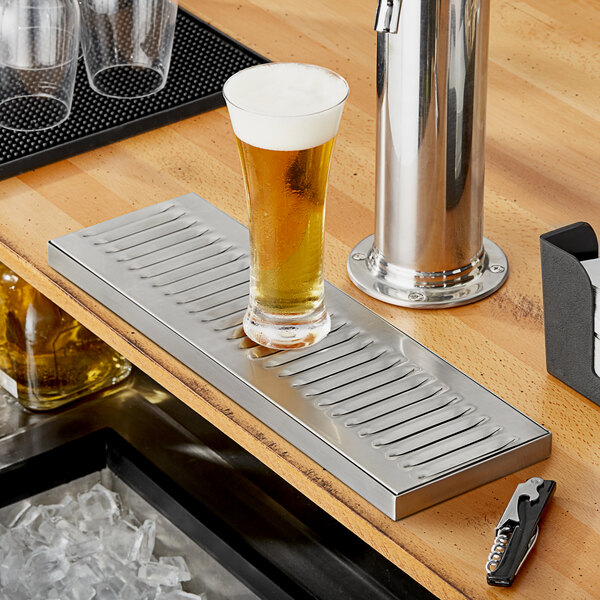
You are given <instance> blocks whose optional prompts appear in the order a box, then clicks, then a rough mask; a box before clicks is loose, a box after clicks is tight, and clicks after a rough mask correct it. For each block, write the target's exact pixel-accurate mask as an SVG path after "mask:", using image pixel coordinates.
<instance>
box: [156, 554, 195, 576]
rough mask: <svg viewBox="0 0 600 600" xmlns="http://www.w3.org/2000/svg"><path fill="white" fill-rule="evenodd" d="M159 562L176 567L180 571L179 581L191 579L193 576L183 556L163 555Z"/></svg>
mask: <svg viewBox="0 0 600 600" xmlns="http://www.w3.org/2000/svg"><path fill="white" fill-rule="evenodd" d="M158 562H159V563H161V564H163V565H170V566H172V567H175V568H176V569H177V571H178V576H179V581H189V580H190V579H191V578H192V576H191V574H190V570H189V568H188V566H187V563H186V562H185V559H184V558H183V556H161V557H160V558H159V559H158Z"/></svg>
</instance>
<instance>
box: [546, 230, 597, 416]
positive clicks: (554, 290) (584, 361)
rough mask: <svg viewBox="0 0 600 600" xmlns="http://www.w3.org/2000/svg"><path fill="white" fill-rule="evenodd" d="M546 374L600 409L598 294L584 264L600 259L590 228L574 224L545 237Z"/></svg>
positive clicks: (592, 231)
mask: <svg viewBox="0 0 600 600" xmlns="http://www.w3.org/2000/svg"><path fill="white" fill-rule="evenodd" d="M540 251H541V257H542V287H543V296H544V329H545V334H546V368H547V370H548V373H550V374H551V375H554V377H556V378H558V379H560V380H561V381H562V382H563V383H566V384H567V385H568V386H569V387H572V388H573V389H574V390H576V391H578V392H579V393H580V394H583V395H584V396H585V397H586V398H589V399H590V400H591V401H592V402H595V403H596V404H598V405H600V377H598V375H596V372H595V370H594V308H595V292H594V288H593V286H592V282H591V281H590V278H589V276H588V274H587V272H586V270H585V268H584V267H583V265H582V264H581V261H582V260H589V259H592V258H598V240H597V238H596V234H595V233H594V230H593V229H592V227H591V226H590V225H589V224H588V223H582V222H579V223H573V224H572V225H567V226H566V227H561V228H560V229H556V230H554V231H550V232H548V233H545V234H543V235H542V236H540Z"/></svg>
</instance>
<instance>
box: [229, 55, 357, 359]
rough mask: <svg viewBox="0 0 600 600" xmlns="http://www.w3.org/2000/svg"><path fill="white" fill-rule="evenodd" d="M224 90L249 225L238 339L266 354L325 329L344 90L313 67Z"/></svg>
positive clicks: (270, 68) (246, 74) (263, 74)
mask: <svg viewBox="0 0 600 600" xmlns="http://www.w3.org/2000/svg"><path fill="white" fill-rule="evenodd" d="M236 78H237V80H236ZM240 80H241V82H240ZM224 93H225V97H226V100H227V103H228V108H229V112H230V115H231V118H232V124H233V128H234V132H235V133H236V138H237V142H238V149H239V153H240V158H241V163H242V172H243V176H244V183H245V187H246V195H247V200H248V211H249V221H250V257H251V267H250V280H251V281H250V302H249V306H248V311H247V314H246V317H245V319H244V328H245V331H246V334H247V335H248V336H249V337H250V338H252V339H253V340H255V341H256V342H258V343H260V344H263V345H265V346H269V347H272V348H298V347H303V346H307V345H310V344H313V343H316V342H317V341H319V340H320V339H322V338H323V337H324V336H325V335H326V334H327V333H328V331H329V327H330V321H329V317H328V315H327V311H326V309H325V303H324V280H323V240H324V227H323V226H324V211H325V196H326V192H327V180H328V176H329V166H330V163H331V156H332V152H333V146H334V141H335V135H336V133H337V128H338V125H339V120H340V117H341V112H342V108H343V104H344V101H345V99H346V96H347V93H348V87H347V84H346V82H345V81H344V80H343V79H342V78H341V77H339V76H338V75H336V74H334V73H332V72H331V71H328V70H327V69H322V68H320V67H314V66H312V65H298V64H269V65H261V66H259V67H252V68H250V69H246V70H245V71H242V72H240V73H238V74H237V75H235V76H234V77H233V78H232V79H230V80H229V81H228V82H227V83H226V85H225V90H224Z"/></svg>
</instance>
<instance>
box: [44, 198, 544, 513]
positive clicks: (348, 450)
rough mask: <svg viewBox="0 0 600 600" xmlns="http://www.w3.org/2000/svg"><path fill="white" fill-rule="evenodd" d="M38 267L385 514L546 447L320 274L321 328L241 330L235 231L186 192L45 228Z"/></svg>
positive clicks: (519, 463)
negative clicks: (287, 341)
mask: <svg viewBox="0 0 600 600" xmlns="http://www.w3.org/2000/svg"><path fill="white" fill-rule="evenodd" d="M48 258H49V262H50V265H51V266H52V267H53V268H54V269H56V270H57V271H58V272H60V273H61V274H62V275H64V276H65V277H67V278H68V279H70V280H71V281H72V282H73V283H75V284H77V285H78V286H80V287H81V288H82V289H84V290H85V291H86V292H87V293H89V294H90V295H92V296H93V297H94V298H96V299H98V300H99V301H100V302H102V303H103V304H105V305H106V306H107V307H108V308H110V309H111V310H112V311H114V312H115V313H116V314H118V315H119V316H120V317H121V318H123V319H125V320H126V321H128V322H129V323H131V324H132V325H133V326H134V327H136V328H137V329H139V330H140V331H141V332H143V333H144V334H145V335H146V336H148V337H149V338H150V339H152V340H153V341H155V342H156V343H158V344H160V345H161V346H162V347H163V348H165V349H166V350H167V351H168V352H170V353H171V354H173V356H175V357H176V358H177V359H179V360H180V361H181V362H183V363H184V364H186V365H187V366H188V367H190V368H191V369H193V370H194V371H195V372H196V373H198V375H199V376H201V377H202V378H204V379H206V380H207V381H209V382H210V383H211V384H213V385H214V386H215V387H217V388H219V389H220V390H221V391H222V392H224V393H225V394H227V395H229V396H230V397H231V398H232V399H233V400H235V401H236V402H237V403H238V404H240V405H241V406H243V407H244V408H245V409H246V410H248V411H249V412H250V413H252V414H253V415H255V416H256V417H257V418H259V419H260V420H261V421H263V422H264V423H265V424H266V425H268V426H269V427H271V428H272V429H274V430H275V431H276V432H277V433H279V434H280V435H281V436H283V437H285V438H286V439H287V440H289V441H290V442H291V443H293V444H294V445H295V446H297V447H298V448H299V449H300V450H302V451H303V452H304V453H306V454H307V455H308V456H310V457H311V458H312V459H313V460H315V461H316V462H318V463H319V464H321V465H322V466H323V467H324V468H325V469H327V470H328V471H330V472H331V473H333V474H334V475H335V476H336V477H338V478H339V479H341V480H342V481H343V482H344V483H346V484H347V485H348V486H350V487H351V488H353V489H354V490H355V491H356V492H357V493H359V494H360V495H361V496H363V497H364V498H365V499H366V500H368V501H369V502H371V503H372V504H373V505H375V506H376V507H377V508H379V509H380V510H381V511H383V512H384V513H385V514H386V515H388V516H389V517H391V518H393V519H398V518H401V517H403V516H406V515H408V514H411V513H413V512H416V511H418V510H420V509H423V508H426V507H427V506H431V505H432V504H435V503H437V502H440V501H442V500H445V499H447V498H450V497H452V496H455V495H457V494H460V493H462V492H465V491H467V490H469V489H472V488H473V487H476V486H478V485H481V484H484V483H486V482H488V481H491V480H493V479H496V478H498V477H502V476H504V475H507V474H508V473H511V472H513V471H515V470H518V469H521V468H523V467H525V466H527V465H530V464H533V463H534V462H537V461H539V460H542V459H544V458H547V457H548V456H549V454H550V449H551V434H550V432H549V431H547V430H546V429H544V428H543V427H541V426H540V425H538V424H537V423H535V422H534V421H532V420H531V419H530V418H528V417H527V416H526V415H524V414H523V413H521V412H519V411H518V410H516V409H515V408H513V407H512V406H510V405H509V404H507V403H506V402H504V401H503V400H502V399H500V398H499V397H498V396H495V395H494V394H492V393H491V392H490V391H489V390H487V389H485V388H484V387H482V386H481V385H479V384H478V383H476V382H475V381H473V380H472V379H470V378H469V377H467V376H466V375H465V374H464V373H462V372H460V371H458V370H457V369H456V368H454V367H453V366H452V365H450V364H448V363H447V362H446V361H444V360H443V359H441V358H440V357H439V356H437V355H436V354H434V353H433V352H431V351H430V350H428V349H427V348H425V347H423V346H422V345H421V344H419V343H418V342H416V341H415V340H413V339H412V338H410V337H409V336H407V335H406V334H404V333H402V332H401V331H399V330H398V329H396V328H395V327H393V326H392V325H390V324H389V323H387V322H386V321H384V320H383V319H381V318H380V317H379V316H377V315H376V314H375V313H373V312H372V311H370V310H369V309H367V308H365V307H364V306H362V305H361V304H359V303H358V302H356V301H355V300H354V299H352V298H350V297H349V296H347V295H346V294H344V293H343V292H342V291H341V290H339V289H337V288H336V287H334V286H333V285H331V284H327V285H326V299H327V306H328V309H329V312H330V314H331V316H332V330H331V333H330V334H329V335H328V336H327V337H326V338H325V339H324V340H322V341H321V342H320V343H319V344H317V345H315V346H312V347H310V348H305V349H302V350H287V351H279V352H277V351H271V350H267V349H265V348H262V347H260V346H256V345H255V344H254V343H253V342H251V341H250V340H249V339H248V338H247V337H245V336H244V333H243V330H242V329H241V324H242V318H243V315H244V311H245V308H246V304H247V298H248V282H249V255H248V232H247V230H246V228H245V227H243V226H242V225H241V224H240V223H238V222H237V221H235V220H234V219H232V218H231V217H229V216H228V215H226V214H225V213H223V212H221V211H220V210H218V209H217V208H215V207H214V206H212V205H211V204H210V203H208V202H207V201H206V200H204V199H202V198H200V197H199V196H197V195H195V194H188V195H186V196H182V197H180V198H176V199H174V200H170V201H167V202H162V203H160V204H157V205H154V206H150V207H147V208H143V209H141V210H138V211H135V212H133V213H130V214H127V215H124V216H121V217H117V218H116V219H112V220H110V221H106V222H105V223H100V224H98V225H94V226H92V227H88V228H86V229H83V230H81V231H78V232H75V233H70V234H68V235H66V236H63V237H61V238H57V239H55V240H52V241H51V242H49V244H48Z"/></svg>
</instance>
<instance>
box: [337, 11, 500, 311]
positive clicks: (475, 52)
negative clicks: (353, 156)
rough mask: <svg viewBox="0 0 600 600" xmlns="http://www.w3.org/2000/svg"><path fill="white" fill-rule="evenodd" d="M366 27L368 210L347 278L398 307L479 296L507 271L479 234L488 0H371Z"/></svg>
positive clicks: (449, 302)
mask: <svg viewBox="0 0 600 600" xmlns="http://www.w3.org/2000/svg"><path fill="white" fill-rule="evenodd" d="M375 26H376V29H377V95H378V123H377V218H376V228H375V237H374V240H373V239H371V238H368V239H367V240H365V241H363V242H361V243H360V244H359V245H358V246H357V247H356V248H355V249H354V250H353V252H352V253H351V258H350V260H349V263H348V268H349V271H350V276H351V277H352V279H353V281H354V283H355V284H356V285H357V286H358V287H359V288H360V289H362V290H363V291H365V292H367V293H368V294H371V295H373V296H375V297H376V298H379V299H380V300H385V301H387V302H391V303H393V304H400V305H403V306H415V307H422V308H428V307H430V308H433V307H438V306H452V305H456V304H462V303H464V302H472V301H473V300H476V299H480V298H483V297H485V296H487V295H489V294H490V293H492V292H493V291H495V290H496V289H497V288H498V287H500V285H502V283H503V282H504V280H505V278H506V276H507V274H508V264H507V261H506V258H505V257H504V255H503V253H502V251H501V250H500V249H499V248H498V247H497V246H495V245H494V244H492V243H491V242H490V241H489V240H485V239H484V238H483V183H484V162H485V150H484V145H485V105H486V87H487V48H488V30H489V0H447V1H444V2H437V1H434V0H414V1H413V0H411V1H410V2H404V3H402V2H401V1H400V0H393V1H392V0H389V1H387V0H381V1H380V3H379V8H378V13H377V21H376V24H375ZM486 252H487V254H488V255H490V256H486ZM357 255H358V256H357ZM492 255H493V256H492ZM353 257H354V258H353ZM491 265H496V268H495V270H493V271H491V272H490V269H489V267H490V266H491ZM498 267H501V269H498Z"/></svg>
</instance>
